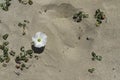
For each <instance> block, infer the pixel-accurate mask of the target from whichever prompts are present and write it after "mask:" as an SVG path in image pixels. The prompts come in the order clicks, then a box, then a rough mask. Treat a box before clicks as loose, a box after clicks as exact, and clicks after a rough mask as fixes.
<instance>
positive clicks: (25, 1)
mask: <svg viewBox="0 0 120 80" xmlns="http://www.w3.org/2000/svg"><path fill="white" fill-rule="evenodd" d="M18 1H19V3H21V4H23V5H27V4H29V5H32V4H33V1H32V0H18Z"/></svg>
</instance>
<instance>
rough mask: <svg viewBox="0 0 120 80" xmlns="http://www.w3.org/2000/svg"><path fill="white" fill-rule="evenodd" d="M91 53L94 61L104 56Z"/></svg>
mask: <svg viewBox="0 0 120 80" xmlns="http://www.w3.org/2000/svg"><path fill="white" fill-rule="evenodd" d="M91 55H92V60H93V61H95V60H98V61H101V60H102V56H99V55H96V53H95V52H92V53H91Z"/></svg>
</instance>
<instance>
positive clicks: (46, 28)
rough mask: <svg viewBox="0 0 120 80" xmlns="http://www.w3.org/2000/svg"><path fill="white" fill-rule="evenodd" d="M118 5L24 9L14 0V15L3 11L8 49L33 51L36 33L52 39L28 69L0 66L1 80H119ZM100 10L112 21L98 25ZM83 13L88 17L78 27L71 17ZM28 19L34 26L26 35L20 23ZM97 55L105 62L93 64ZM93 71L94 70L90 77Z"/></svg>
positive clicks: (112, 0)
mask: <svg viewBox="0 0 120 80" xmlns="http://www.w3.org/2000/svg"><path fill="white" fill-rule="evenodd" d="M119 3H120V0H34V1H33V5H22V4H20V3H19V2H18V1H17V0H12V1H11V4H12V5H11V6H10V8H9V11H7V12H5V11H3V10H0V20H1V22H2V23H0V43H2V41H3V40H2V35H3V34H5V33H8V34H9V37H8V41H9V42H10V44H9V48H10V49H11V50H14V51H15V52H16V54H19V53H20V50H19V49H20V47H21V46H25V48H26V49H31V42H32V39H31V38H32V36H33V35H34V34H35V33H36V32H39V31H41V32H44V33H46V34H47V36H48V41H47V45H46V48H45V51H44V52H43V53H42V54H39V55H38V56H39V59H38V60H35V59H33V60H30V61H29V64H31V67H30V68H29V69H26V70H23V71H20V70H17V69H16V68H15V62H14V58H12V60H11V61H10V62H9V63H8V66H7V67H2V64H0V80H120V59H119V58H120V54H119V52H120V45H119V42H120V34H119V33H120V28H119V27H120V26H119V21H120V9H119V7H120V5H119ZM98 8H100V9H101V10H103V11H104V12H105V14H106V16H107V22H106V23H103V24H101V25H100V26H99V27H96V26H95V19H94V16H93V15H94V13H95V10H96V9H98ZM79 10H82V11H84V12H86V13H88V14H89V18H87V19H84V20H83V21H82V22H80V23H76V22H74V21H73V19H72V16H73V15H74V14H75V13H76V12H78V11H79ZM25 19H26V20H29V21H30V23H29V24H28V25H27V27H26V35H24V36H23V35H22V29H21V28H19V27H18V23H19V22H22V21H23V20H25ZM79 37H80V40H79V39H78V38H79ZM87 37H88V38H90V40H86V38H87ZM92 51H94V52H95V53H96V54H98V55H101V56H102V57H103V58H102V61H92V60H91V58H92V56H91V52H92ZM1 54H2V52H1ZM90 68H95V71H94V72H93V73H89V72H88V69H90ZM15 72H19V73H20V75H19V76H17V75H16V74H15Z"/></svg>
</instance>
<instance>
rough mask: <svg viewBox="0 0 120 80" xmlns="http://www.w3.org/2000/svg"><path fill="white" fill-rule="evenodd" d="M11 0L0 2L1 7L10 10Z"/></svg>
mask: <svg viewBox="0 0 120 80" xmlns="http://www.w3.org/2000/svg"><path fill="white" fill-rule="evenodd" d="M10 1H11V0H4V1H3V3H0V8H1V9H2V10H4V11H8V10H9V7H10V5H11V3H10Z"/></svg>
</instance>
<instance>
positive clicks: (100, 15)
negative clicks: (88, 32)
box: [94, 9, 106, 26]
mask: <svg viewBox="0 0 120 80" xmlns="http://www.w3.org/2000/svg"><path fill="white" fill-rule="evenodd" d="M94 17H95V19H96V21H97V22H96V26H99V25H100V24H102V21H103V20H105V18H106V16H105V14H104V12H102V11H101V10H100V9H97V10H96V11H95V15H94Z"/></svg>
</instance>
